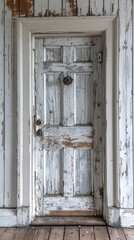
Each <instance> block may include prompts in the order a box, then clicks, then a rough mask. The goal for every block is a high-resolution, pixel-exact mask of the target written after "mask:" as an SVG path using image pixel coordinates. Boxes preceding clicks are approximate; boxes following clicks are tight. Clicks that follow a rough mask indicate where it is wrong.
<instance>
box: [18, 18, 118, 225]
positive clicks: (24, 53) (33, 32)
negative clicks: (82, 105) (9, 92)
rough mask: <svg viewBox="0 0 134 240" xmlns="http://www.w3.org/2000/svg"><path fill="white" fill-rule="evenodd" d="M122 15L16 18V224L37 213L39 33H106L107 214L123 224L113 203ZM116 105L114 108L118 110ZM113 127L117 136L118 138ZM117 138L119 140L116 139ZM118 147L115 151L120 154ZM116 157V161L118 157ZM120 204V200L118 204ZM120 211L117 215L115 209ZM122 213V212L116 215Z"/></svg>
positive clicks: (105, 198)
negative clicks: (36, 68)
mask: <svg viewBox="0 0 134 240" xmlns="http://www.w3.org/2000/svg"><path fill="white" fill-rule="evenodd" d="M117 20H118V19H117V18H115V17H75V18H74V17H68V18H60V17H58V18H22V19H18V20H17V21H18V22H17V42H18V45H17V54H18V55H17V59H18V66H17V71H18V75H17V79H18V168H17V169H18V172H17V176H18V186H17V224H18V225H28V224H29V223H30V222H31V221H32V219H33V218H34V215H35V211H34V209H35V202H34V199H35V198H34V161H33V131H34V119H33V111H34V109H33V106H34V103H33V101H34V98H33V94H32V93H33V92H32V89H33V87H34V71H33V70H34V69H33V66H34V38H35V36H37V35H40V34H43V35H44V34H57V35H58V34H62V35H63V34H69V33H73V35H74V34H77V33H78V34H79V35H82V34H86V35H102V36H103V38H104V66H105V67H104V71H103V77H104V78H105V109H104V114H105V123H104V124H105V127H106V132H105V153H104V154H105V159H104V163H105V164H104V200H103V217H104V219H106V221H107V222H108V223H109V224H111V225H114V223H115V222H116V223H117V224H118V219H119V217H121V209H119V210H118V209H117V208H113V206H116V205H115V202H117V200H118V199H115V198H118V194H115V192H117V193H118V191H119V183H118V157H117V156H118V153H117V144H115V145H114V139H117V132H118V129H117V127H118V126H117V124H116V122H117V116H118V108H117V105H116V104H115V102H114V96H115V95H114V96H113V92H114V93H117V86H118V77H117V76H118V74H117V66H118V55H117V47H118V46H117V43H118V39H117V36H118V21H117ZM113 109H114V110H113ZM113 133H114V139H113ZM117 143H118V140H117ZM115 153H116V154H115ZM113 160H114V161H113ZM117 207H118V206H117ZM115 213H116V215H115ZM117 216H118V217H117Z"/></svg>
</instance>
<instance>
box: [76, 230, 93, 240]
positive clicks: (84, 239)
mask: <svg viewBox="0 0 134 240" xmlns="http://www.w3.org/2000/svg"><path fill="white" fill-rule="evenodd" d="M79 231H80V240H89V239H90V240H95V235H94V229H93V227H80V230H79Z"/></svg>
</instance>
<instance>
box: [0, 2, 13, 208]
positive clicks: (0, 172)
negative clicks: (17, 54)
mask: <svg viewBox="0 0 134 240" xmlns="http://www.w3.org/2000/svg"><path fill="white" fill-rule="evenodd" d="M0 6H1V8H0V72H1V80H0V133H1V134H0V159H1V164H0V183H1V184H0V193H1V194H0V207H2V206H3V204H4V179H5V176H4V162H5V159H4V151H5V146H4V144H5V143H4V138H5V137H4V134H5V127H4V125H5V123H4V114H5V113H4V104H5V103H4V81H5V79H4V71H5V70H4V56H3V54H4V51H5V45H4V44H5V43H4V21H5V19H4V14H3V11H4V2H3V1H2V0H0ZM10 171H11V169H10Z"/></svg>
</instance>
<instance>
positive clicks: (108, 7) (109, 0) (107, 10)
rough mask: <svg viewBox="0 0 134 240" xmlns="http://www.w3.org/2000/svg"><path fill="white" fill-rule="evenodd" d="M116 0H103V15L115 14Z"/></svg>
mask: <svg viewBox="0 0 134 240" xmlns="http://www.w3.org/2000/svg"><path fill="white" fill-rule="evenodd" d="M117 11H118V0H104V15H106V16H111V15H115V16H116V15H117Z"/></svg>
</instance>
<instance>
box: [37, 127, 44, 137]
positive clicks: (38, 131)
mask: <svg viewBox="0 0 134 240" xmlns="http://www.w3.org/2000/svg"><path fill="white" fill-rule="evenodd" d="M36 135H37V136H38V137H42V135H43V132H42V130H41V129H38V130H37V131H36Z"/></svg>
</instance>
